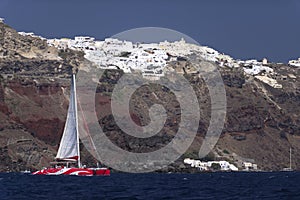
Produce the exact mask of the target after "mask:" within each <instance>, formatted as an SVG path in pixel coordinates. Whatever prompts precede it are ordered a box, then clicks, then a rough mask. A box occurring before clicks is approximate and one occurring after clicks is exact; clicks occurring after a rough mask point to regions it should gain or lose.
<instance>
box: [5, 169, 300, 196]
mask: <svg viewBox="0 0 300 200" xmlns="http://www.w3.org/2000/svg"><path fill="white" fill-rule="evenodd" d="M299 181H300V173H299V172H270V173H269V172H264V173H263V172H261V173H244V172H239V173H201V174H154V173H153V174H125V173H124V174H122V173H115V174H112V175H111V176H109V177H77V176H33V175H25V174H18V173H2V174H0V199H300V185H299Z"/></svg>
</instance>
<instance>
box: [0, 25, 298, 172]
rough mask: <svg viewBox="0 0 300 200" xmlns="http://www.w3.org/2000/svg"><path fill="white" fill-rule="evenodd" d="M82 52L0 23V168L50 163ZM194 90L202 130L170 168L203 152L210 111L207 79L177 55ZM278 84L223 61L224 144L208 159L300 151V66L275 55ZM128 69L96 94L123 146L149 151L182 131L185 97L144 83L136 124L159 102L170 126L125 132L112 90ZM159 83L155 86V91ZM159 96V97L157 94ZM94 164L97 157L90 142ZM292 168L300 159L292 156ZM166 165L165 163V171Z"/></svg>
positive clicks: (280, 161) (264, 159)
mask: <svg viewBox="0 0 300 200" xmlns="http://www.w3.org/2000/svg"><path fill="white" fill-rule="evenodd" d="M83 56H84V55H83V53H82V52H78V51H74V50H70V49H66V50H59V49H57V48H55V47H49V46H48V45H47V42H46V41H45V40H42V39H40V38H37V37H32V36H22V35H20V34H18V33H17V32H16V31H15V30H14V29H12V28H10V27H9V26H7V25H5V24H3V23H0V70H1V77H0V84H1V85H0V138H1V139H0V158H1V160H2V162H1V163H0V171H19V170H24V169H32V170H33V169H40V168H41V167H44V166H48V164H49V162H50V161H52V160H53V157H54V156H55V154H56V150H57V148H58V142H59V140H60V137H61V134H62V131H63V126H64V122H65V119H66V114H67V107H68V95H69V86H70V77H71V76H70V75H71V73H72V70H73V69H77V68H78V67H79V66H80V64H81V63H83V62H87V61H86V60H85V59H84V57H83ZM170 66H171V67H173V68H174V69H180V70H181V71H182V73H184V76H185V77H186V78H187V79H188V80H189V82H190V84H191V85H192V87H193V89H194V90H195V92H196V94H197V97H198V100H199V105H200V108H201V120H200V122H199V129H198V134H197V136H196V139H195V141H194V142H193V144H192V146H191V147H190V148H189V150H188V151H187V152H186V154H184V155H183V156H182V158H181V159H179V160H178V161H177V162H175V163H174V164H172V165H171V166H169V168H168V169H165V170H167V171H185V170H187V171H188V170H189V169H188V168H187V166H184V165H183V164H182V163H183V162H182V160H183V159H184V158H186V157H192V158H197V154H198V151H199V149H200V146H201V142H202V140H203V137H204V136H205V134H206V131H207V127H208V122H209V119H210V111H209V108H210V99H209V96H208V92H207V91H208V89H207V87H206V86H205V84H204V81H203V79H201V78H199V76H198V74H197V73H189V69H190V66H189V64H188V63H186V61H180V62H173V63H170ZM268 67H270V68H272V69H273V70H274V71H275V73H274V74H275V75H274V77H273V78H274V79H276V81H277V83H278V84H280V85H282V88H274V87H272V86H270V85H269V84H266V82H264V81H262V80H261V79H260V78H259V77H255V76H252V75H248V74H246V73H245V72H244V71H243V69H242V68H227V67H219V71H220V73H221V75H222V78H223V81H224V84H225V89H226V95H227V115H226V122H225V127H224V129H223V132H222V135H221V138H220V140H219V141H218V144H217V145H216V147H215V148H214V150H213V152H212V153H211V154H209V156H207V159H209V157H210V159H211V158H212V157H213V158H214V159H226V160H229V161H231V162H240V161H247V160H251V161H253V162H255V163H257V164H258V167H259V168H260V169H263V170H280V169H282V168H284V167H287V166H288V163H289V148H290V147H292V148H293V157H294V158H298V157H299V156H300V120H299V115H300V91H299V88H300V82H299V80H300V79H299V68H297V67H291V66H289V65H287V64H275V63H269V64H268ZM122 74H123V72H122V71H121V70H107V71H106V73H105V75H104V76H103V77H102V78H101V80H100V83H101V84H99V85H98V88H97V94H96V111H97V114H98V119H99V123H100V125H101V126H102V128H103V129H104V131H105V133H106V135H107V136H108V137H109V138H110V139H111V140H112V141H113V142H114V143H115V144H117V145H118V146H119V147H121V148H123V149H125V150H128V151H132V152H149V151H153V150H155V149H158V148H160V147H162V146H164V145H166V144H168V143H169V142H170V141H171V140H172V138H173V137H174V134H175V133H176V129H177V128H178V127H177V123H176V122H177V121H178V119H179V118H180V113H178V112H177V111H178V108H179V104H178V102H177V101H176V98H175V97H174V95H173V94H172V93H171V92H169V91H168V90H165V89H164V88H161V87H160V86H158V85H156V84H153V85H150V86H143V88H141V89H139V90H137V91H136V92H135V94H134V96H133V98H132V101H131V103H132V104H133V105H135V106H132V108H133V109H132V110H131V115H132V118H133V119H134V121H135V122H136V123H137V124H147V122H149V116H148V110H149V108H150V107H151V105H152V104H153V103H160V104H162V105H164V107H165V108H166V109H167V110H168V112H170V113H178V114H176V115H174V114H173V115H171V117H169V118H168V119H167V122H166V124H165V128H164V129H163V130H162V131H161V132H160V133H159V134H158V135H156V136H154V137H151V138H150V139H137V138H133V137H131V136H129V135H127V134H124V133H122V132H121V131H120V130H119V128H118V127H117V125H116V124H115V122H114V119H113V116H112V114H111V109H110V102H111V93H112V90H113V88H114V85H115V84H116V82H117V80H118V79H119V78H120V77H121V76H122ZM153 89H155V91H156V92H155V94H154V93H153V92H152V91H153ZM157 97H159V98H157ZM83 154H84V155H85V160H83V162H85V163H87V164H91V165H92V164H93V163H94V160H93V159H92V158H91V156H90V155H88V153H87V152H86V151H85V150H84V152H83ZM292 165H293V168H295V169H299V168H300V162H299V161H298V160H297V159H293V163H292ZM165 170H162V171H165Z"/></svg>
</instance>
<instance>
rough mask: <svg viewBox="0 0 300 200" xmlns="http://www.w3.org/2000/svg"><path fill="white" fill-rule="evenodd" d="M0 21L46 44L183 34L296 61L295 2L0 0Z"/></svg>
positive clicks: (238, 54)
mask: <svg viewBox="0 0 300 200" xmlns="http://www.w3.org/2000/svg"><path fill="white" fill-rule="evenodd" d="M0 17H4V18H5V19H6V20H5V21H6V23H8V24H9V25H10V26H12V27H13V28H15V29H17V30H18V31H32V32H35V33H36V34H38V35H42V36H44V37H47V38H53V37H57V38H60V37H74V36H76V35H90V36H94V37H96V38H97V39H103V38H105V37H109V36H112V35H114V34H117V33H119V32H122V31H126V30H128V29H132V28H139V27H149V26H151V27H163V28H170V29H174V30H176V31H179V32H182V33H184V34H187V35H188V36H190V37H192V38H193V39H195V40H196V41H197V42H199V43H200V44H202V45H208V46H210V47H212V48H214V49H217V50H218V51H221V52H224V53H225V54H229V55H231V56H233V57H234V58H241V59H248V58H249V59H250V58H256V59H261V58H263V57H267V58H269V59H270V60H272V61H276V62H287V61H288V60H289V59H294V58H298V57H300V20H299V19H300V1H298V0H151V1H146V0H107V1H101V0H85V1H83V0H0Z"/></svg>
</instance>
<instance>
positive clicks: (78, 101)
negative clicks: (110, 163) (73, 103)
mask: <svg viewBox="0 0 300 200" xmlns="http://www.w3.org/2000/svg"><path fill="white" fill-rule="evenodd" d="M77 103H78V105H79V109H80V112H81V115H82V119H83V125H84V129H85V131H86V135H87V136H88V138H89V142H90V145H91V146H92V151H93V153H94V155H93V156H94V159H95V161H96V162H98V159H96V158H95V157H97V158H100V156H99V154H98V152H97V150H96V146H95V143H94V141H93V138H92V137H91V134H90V131H89V128H88V125H87V122H86V119H85V117H84V113H83V109H82V106H81V103H80V100H79V99H77Z"/></svg>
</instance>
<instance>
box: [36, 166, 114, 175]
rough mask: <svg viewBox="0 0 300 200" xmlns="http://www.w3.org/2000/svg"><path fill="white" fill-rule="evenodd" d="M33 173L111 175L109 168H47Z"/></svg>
mask: <svg viewBox="0 0 300 200" xmlns="http://www.w3.org/2000/svg"><path fill="white" fill-rule="evenodd" d="M32 174H33V175H77V176H109V175H110V170H109V169H107V168H66V167H64V168H46V169H42V170H40V171H36V172H33V173H32Z"/></svg>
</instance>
